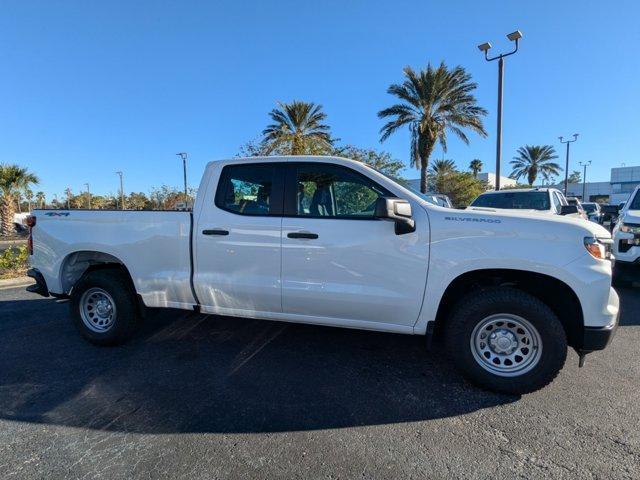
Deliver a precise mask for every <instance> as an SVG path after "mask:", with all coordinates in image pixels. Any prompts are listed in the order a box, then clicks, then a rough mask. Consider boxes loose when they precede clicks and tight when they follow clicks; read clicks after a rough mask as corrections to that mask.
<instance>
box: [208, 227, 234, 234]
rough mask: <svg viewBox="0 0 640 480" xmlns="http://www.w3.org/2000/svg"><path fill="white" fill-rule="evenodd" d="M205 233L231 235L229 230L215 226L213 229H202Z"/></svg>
mask: <svg viewBox="0 0 640 480" xmlns="http://www.w3.org/2000/svg"><path fill="white" fill-rule="evenodd" d="M202 234H203V235H229V230H223V229H221V228H214V229H213V230H202Z"/></svg>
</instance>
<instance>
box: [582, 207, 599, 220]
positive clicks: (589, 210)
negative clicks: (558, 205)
mask: <svg viewBox="0 0 640 480" xmlns="http://www.w3.org/2000/svg"><path fill="white" fill-rule="evenodd" d="M582 208H584V211H585V212H586V214H587V216H588V217H589V220H591V221H592V222H595V223H600V224H601V223H602V210H601V209H600V204H599V203H596V202H586V203H583V204H582Z"/></svg>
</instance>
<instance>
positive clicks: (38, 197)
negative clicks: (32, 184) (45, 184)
mask: <svg viewBox="0 0 640 480" xmlns="http://www.w3.org/2000/svg"><path fill="white" fill-rule="evenodd" d="M36 203H37V204H38V208H44V206H45V203H46V197H45V196H44V192H36Z"/></svg>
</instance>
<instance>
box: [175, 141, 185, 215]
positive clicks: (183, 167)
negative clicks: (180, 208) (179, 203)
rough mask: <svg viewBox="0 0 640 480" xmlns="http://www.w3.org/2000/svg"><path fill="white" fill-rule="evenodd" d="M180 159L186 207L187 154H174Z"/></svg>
mask: <svg viewBox="0 0 640 480" xmlns="http://www.w3.org/2000/svg"><path fill="white" fill-rule="evenodd" d="M176 155H178V156H179V157H180V158H182V173H183V174H184V203H185V207H186V206H187V154H186V152H180V153H176Z"/></svg>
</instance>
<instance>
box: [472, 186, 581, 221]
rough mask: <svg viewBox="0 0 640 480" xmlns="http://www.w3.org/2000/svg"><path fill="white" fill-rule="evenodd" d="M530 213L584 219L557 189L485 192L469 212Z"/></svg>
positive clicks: (473, 203) (576, 208)
mask: <svg viewBox="0 0 640 480" xmlns="http://www.w3.org/2000/svg"><path fill="white" fill-rule="evenodd" d="M488 209H489V210H491V209H497V210H500V211H513V212H520V213H524V212H529V213H534V214H545V215H566V216H570V217H576V218H584V217H583V216H582V215H581V214H580V211H579V209H578V207H577V206H576V205H569V202H568V201H567V199H566V198H565V196H564V195H563V193H562V192H561V191H560V190H556V189H555V188H522V189H512V190H498V191H489V192H485V193H483V194H481V195H479V196H478V198H476V199H475V200H474V201H473V202H471V205H469V206H468V207H467V210H481V211H487V210H488Z"/></svg>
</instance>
